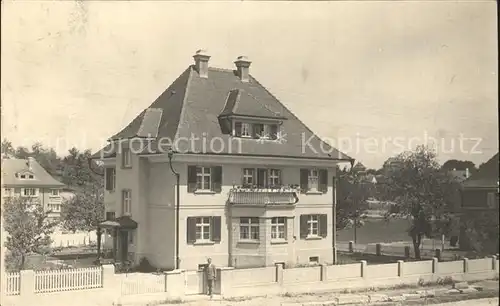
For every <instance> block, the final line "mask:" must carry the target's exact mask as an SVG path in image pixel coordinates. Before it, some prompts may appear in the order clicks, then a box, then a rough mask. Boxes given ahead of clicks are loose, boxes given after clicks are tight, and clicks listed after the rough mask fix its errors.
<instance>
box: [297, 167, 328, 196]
mask: <svg viewBox="0 0 500 306" xmlns="http://www.w3.org/2000/svg"><path fill="white" fill-rule="evenodd" d="M300 189H301V191H302V192H303V193H307V192H321V193H326V192H327V191H328V171H327V170H326V169H300Z"/></svg>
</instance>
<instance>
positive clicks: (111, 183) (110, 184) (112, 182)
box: [106, 168, 116, 191]
mask: <svg viewBox="0 0 500 306" xmlns="http://www.w3.org/2000/svg"><path fill="white" fill-rule="evenodd" d="M115 187H116V169H115V168H106V190H108V191H112V190H115Z"/></svg>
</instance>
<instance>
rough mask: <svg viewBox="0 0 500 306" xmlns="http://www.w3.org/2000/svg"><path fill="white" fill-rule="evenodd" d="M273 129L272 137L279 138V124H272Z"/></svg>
mask: <svg viewBox="0 0 500 306" xmlns="http://www.w3.org/2000/svg"><path fill="white" fill-rule="evenodd" d="M270 129H271V131H270V133H271V135H270V136H271V139H273V140H276V139H278V125H277V124H271V127H270Z"/></svg>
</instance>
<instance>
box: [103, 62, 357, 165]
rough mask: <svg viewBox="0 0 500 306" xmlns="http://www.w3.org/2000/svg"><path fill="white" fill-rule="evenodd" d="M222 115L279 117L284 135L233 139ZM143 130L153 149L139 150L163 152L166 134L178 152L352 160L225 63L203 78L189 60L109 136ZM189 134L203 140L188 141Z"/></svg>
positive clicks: (129, 135) (108, 152)
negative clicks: (150, 100)
mask: <svg viewBox="0 0 500 306" xmlns="http://www.w3.org/2000/svg"><path fill="white" fill-rule="evenodd" d="M151 109H156V111H155V118H154V119H146V118H147V114H148V111H149V112H151ZM160 110H161V113H160ZM224 115H243V116H254V117H262V118H277V119H278V118H282V119H286V120H281V122H282V123H281V124H282V125H281V131H282V133H283V139H284V140H283V141H279V142H276V141H267V142H260V141H257V140H255V139H238V141H240V142H237V141H235V140H234V138H233V137H232V136H231V135H229V134H227V133H223V131H222V129H221V123H220V121H219V119H220V118H221V117H222V116H224ZM158 117H161V118H159V119H158ZM145 121H149V122H145ZM158 121H159V124H157V123H158ZM141 126H142V127H143V126H148V128H144V127H143V128H142V129H141ZM156 126H157V127H156ZM155 127H156V128H155ZM145 130H147V131H148V133H149V134H150V135H153V136H154V135H155V134H156V137H153V138H156V140H153V141H152V142H151V145H150V146H149V148H151V149H152V150H149V151H143V152H142V154H150V153H161V152H165V151H166V150H167V149H168V148H165V147H162V148H160V147H159V139H161V138H167V139H169V141H167V142H165V141H163V142H162V143H163V144H165V143H169V144H170V143H173V144H174V145H175V147H174V148H172V149H174V150H175V151H178V152H182V153H198V154H200V153H199V152H203V153H207V154H230V155H253V156H282V157H295V158H319V159H327V160H351V158H350V157H349V156H347V155H346V154H344V153H342V152H340V151H338V150H336V149H334V148H331V147H330V146H329V145H328V144H327V143H325V142H323V141H322V140H321V139H320V138H319V137H318V136H316V135H315V134H314V133H313V132H312V131H311V130H310V129H309V128H308V127H307V126H306V125H305V124H304V123H303V122H302V121H300V120H299V119H298V118H297V117H296V116H295V115H294V114H293V113H292V112H290V111H289V110H288V109H287V108H286V107H285V106H284V105H283V104H282V103H281V102H280V101H278V100H277V99H276V98H275V97H274V96H273V95H272V94H271V93H270V92H269V91H268V90H267V89H266V88H265V87H264V86H262V85H261V84H260V83H259V82H258V81H257V80H256V79H254V78H253V77H252V76H250V77H249V81H248V82H242V81H241V80H240V78H239V77H238V75H237V73H236V72H235V71H233V70H228V69H218V68H208V77H207V78H203V77H200V75H199V74H198V72H197V70H196V69H194V66H190V67H188V68H187V69H186V70H185V71H184V72H183V73H182V74H181V75H180V76H179V77H178V78H177V79H176V80H175V81H174V82H173V83H172V85H170V86H169V87H168V88H167V90H165V91H164V92H163V93H162V94H161V95H160V96H159V97H158V98H157V99H156V101H154V102H153V104H152V105H151V106H150V107H149V108H148V109H147V110H145V111H143V112H142V113H141V114H139V115H138V116H137V117H136V118H135V119H134V120H133V121H132V122H131V123H130V124H129V125H128V126H126V127H125V128H124V129H123V130H122V131H120V132H119V133H117V134H116V135H114V136H113V137H112V138H111V139H112V140H117V139H127V138H135V137H146V136H147V135H145V132H144V131H145ZM155 132H156V133H155ZM193 137H197V138H198V139H202V140H203V141H202V140H199V141H194V142H193V141H187V140H189V139H192V138H193ZM214 138H218V139H217V141H215V142H214V146H210V145H207V144H210V143H211V139H214ZM221 143H223V144H224V145H223V146H221ZM308 144H309V145H308ZM110 148H111V146H109V145H108V146H107V147H106V148H104V149H103V150H101V151H100V152H97V153H96V154H94V157H95V158H99V157H101V153H102V152H103V151H104V152H106V154H104V157H112V156H114V155H115V154H114V152H113V150H112V149H110ZM151 151H152V152H151Z"/></svg>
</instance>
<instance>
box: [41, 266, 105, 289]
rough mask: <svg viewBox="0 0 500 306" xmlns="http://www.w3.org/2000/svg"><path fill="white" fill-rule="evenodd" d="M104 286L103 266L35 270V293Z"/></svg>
mask: <svg viewBox="0 0 500 306" xmlns="http://www.w3.org/2000/svg"><path fill="white" fill-rule="evenodd" d="M101 287H102V269H101V267H92V268H82V269H62V270H50V271H36V272H35V293H44V292H57V291H71V290H82V289H94V288H101Z"/></svg>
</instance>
